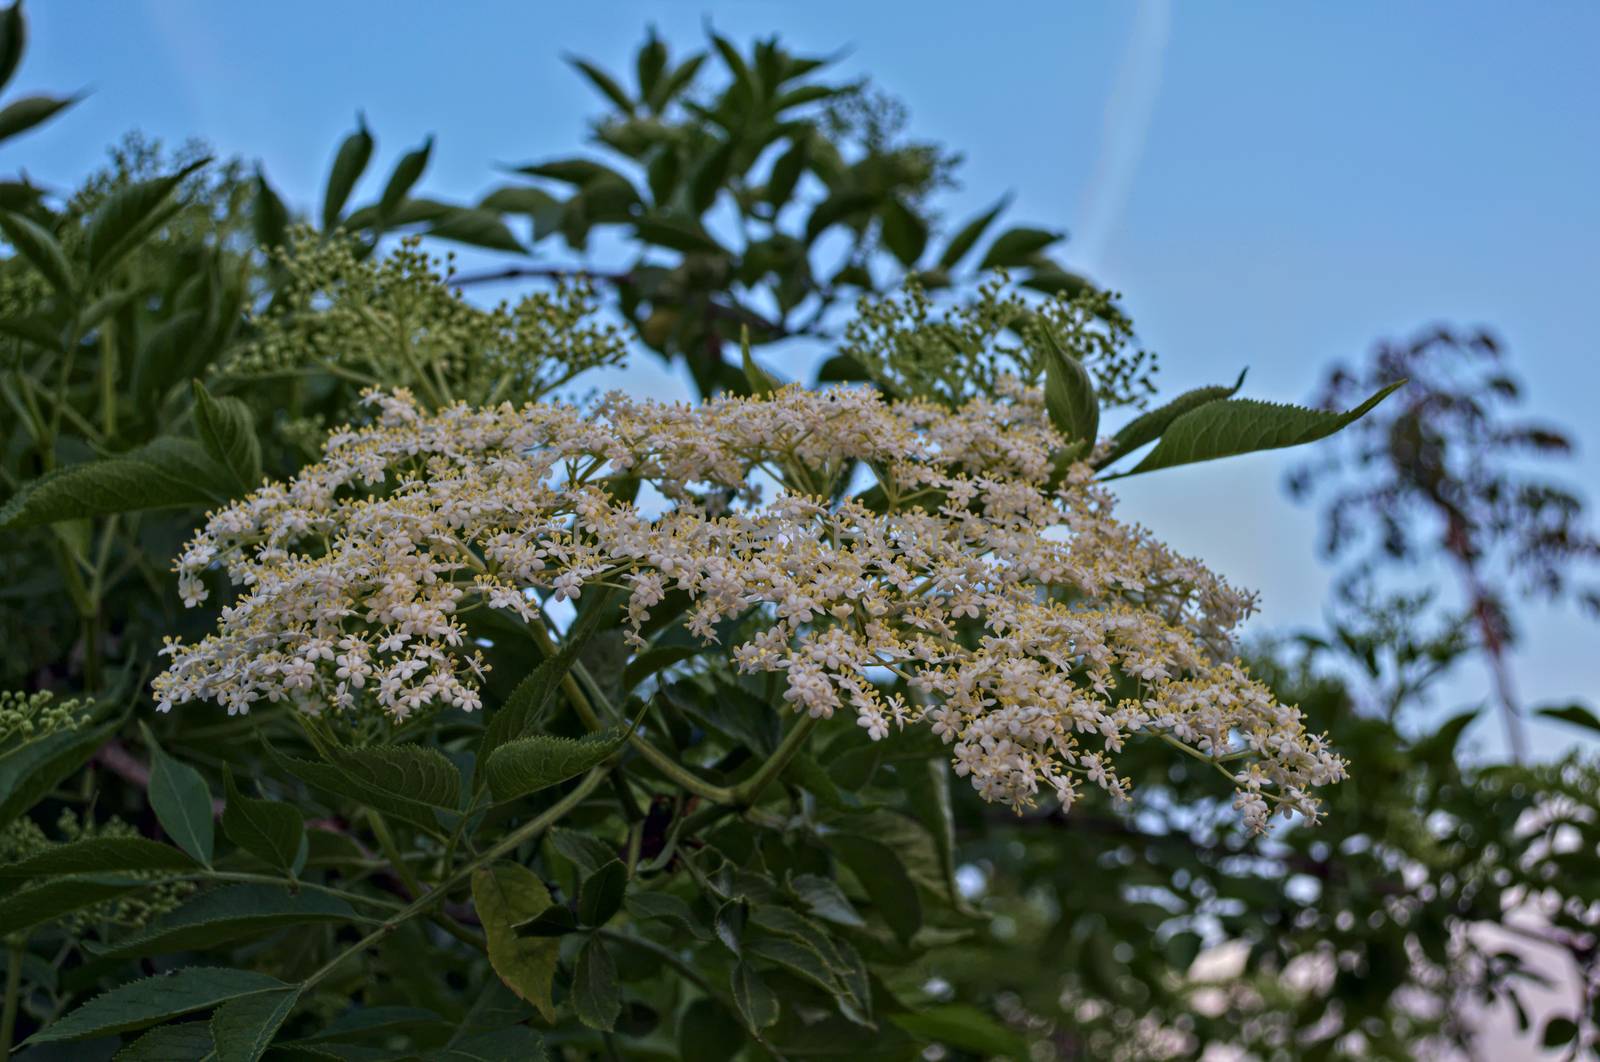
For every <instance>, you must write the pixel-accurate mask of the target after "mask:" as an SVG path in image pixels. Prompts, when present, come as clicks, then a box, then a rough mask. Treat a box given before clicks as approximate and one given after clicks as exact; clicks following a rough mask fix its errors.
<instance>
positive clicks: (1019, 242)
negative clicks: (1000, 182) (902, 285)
mask: <svg viewBox="0 0 1600 1062" xmlns="http://www.w3.org/2000/svg"><path fill="white" fill-rule="evenodd" d="M1061 238H1062V233H1059V232H1050V231H1049V230H1047V229H1032V228H1026V227H1019V228H1015V229H1007V230H1006V231H1005V232H1002V233H1001V234H1000V235H999V236H996V237H995V240H994V242H993V243H991V244H990V245H989V250H988V251H986V252H985V253H984V256H983V261H982V262H980V263H979V264H978V268H979V269H993V268H995V267H996V266H1019V265H1027V264H1028V259H1030V258H1032V257H1033V256H1034V255H1036V254H1038V253H1039V252H1040V251H1042V250H1044V249H1045V248H1046V247H1049V246H1050V245H1051V244H1052V243H1055V242H1056V241H1057V240H1059V239H1061ZM946 253H948V252H946ZM940 264H945V263H943V262H941V263H940Z"/></svg>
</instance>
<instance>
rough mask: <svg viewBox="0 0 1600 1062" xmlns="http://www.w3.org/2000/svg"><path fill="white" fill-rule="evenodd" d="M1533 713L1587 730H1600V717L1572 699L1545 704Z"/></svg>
mask: <svg viewBox="0 0 1600 1062" xmlns="http://www.w3.org/2000/svg"><path fill="white" fill-rule="evenodd" d="M1533 714H1534V715H1542V716H1544V717H1545V718H1546V719H1559V720H1561V721H1562V722H1563V723H1571V724H1572V725H1573V726H1581V727H1583V728H1585V729H1587V730H1595V731H1600V717H1597V716H1596V715H1595V714H1594V712H1593V711H1591V710H1590V709H1589V708H1588V706H1587V705H1583V704H1579V703H1578V702H1576V701H1574V702H1573V703H1571V704H1563V705H1546V706H1544V707H1542V708H1535V709H1534V710H1533Z"/></svg>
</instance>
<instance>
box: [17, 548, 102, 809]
mask: <svg viewBox="0 0 1600 1062" xmlns="http://www.w3.org/2000/svg"><path fill="white" fill-rule="evenodd" d="M3 523H4V521H0V524H3ZM120 725H121V721H120V720H117V719H113V720H111V721H109V722H106V723H102V724H100V725H98V726H94V727H90V728H89V729H86V730H58V731H56V732H55V733H53V734H49V735H47V736H45V737H43V738H41V739H39V740H37V741H29V742H27V743H26V744H23V745H20V746H18V747H16V748H13V749H11V750H9V751H8V752H6V753H5V754H4V755H0V827H4V826H7V825H10V823H11V822H12V821H13V820H14V819H15V818H16V817H17V816H18V815H20V814H22V813H23V812H24V811H27V810H28V809H29V808H31V807H33V805H34V804H36V803H38V802H39V801H40V800H41V799H43V798H44V797H45V796H46V795H47V794H48V793H49V792H50V791H51V790H52V789H54V788H55V787H56V786H57V785H58V784H59V783H60V782H61V781H62V780H63V779H65V778H67V777H68V776H69V775H71V774H73V773H74V772H75V771H77V770H78V768H80V767H82V766H83V765H84V764H85V763H86V762H88V759H89V757H90V756H93V755H94V753H95V750H96V749H98V748H99V747H100V746H101V745H103V744H105V741H106V739H107V738H109V737H110V736H111V735H112V734H114V733H115V732H116V731H117V729H118V727H119V726H120Z"/></svg>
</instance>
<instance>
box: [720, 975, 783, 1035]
mask: <svg viewBox="0 0 1600 1062" xmlns="http://www.w3.org/2000/svg"><path fill="white" fill-rule="evenodd" d="M730 987H731V988H732V989H733V1002H734V1005H735V1006H737V1007H738V1008H739V1014H740V1015H741V1016H742V1017H743V1018H744V1023H745V1027H746V1028H748V1029H749V1030H750V1031H751V1032H752V1033H755V1034H756V1035H757V1036H760V1035H761V1030H762V1029H765V1028H766V1027H767V1026H769V1025H771V1024H772V1023H773V1022H775V1021H777V1020H778V997H777V996H776V995H775V994H774V993H773V991H772V989H771V988H769V987H767V983H766V982H765V981H763V980H762V979H761V975H760V974H758V973H756V970H755V967H753V966H751V965H750V964H749V963H747V962H745V961H744V960H743V959H741V960H739V962H737V963H735V964H734V967H733V974H732V977H731V978H730Z"/></svg>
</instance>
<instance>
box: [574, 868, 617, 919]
mask: <svg viewBox="0 0 1600 1062" xmlns="http://www.w3.org/2000/svg"><path fill="white" fill-rule="evenodd" d="M627 887H628V868H627V867H625V866H623V864H622V860H620V859H613V860H611V861H610V862H609V863H606V864H604V865H603V866H601V867H600V868H599V869H598V870H596V871H595V872H594V873H593V874H589V875H587V876H585V877H584V879H583V884H582V885H581V886H580V887H579V889H578V920H579V921H580V922H582V923H583V924H584V925H586V926H589V927H590V928H596V929H597V928H599V927H600V926H603V925H605V924H606V923H607V922H609V921H611V917H612V916H613V915H615V914H616V913H617V911H618V910H619V909H620V908H621V907H622V894H623V892H624V890H626V889H627Z"/></svg>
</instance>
